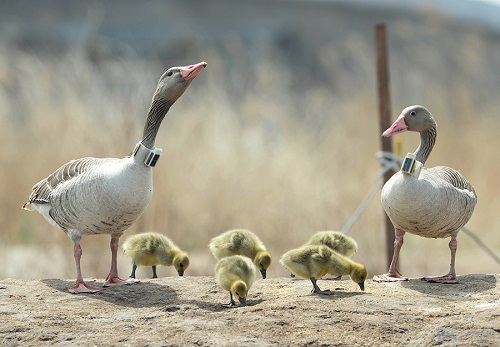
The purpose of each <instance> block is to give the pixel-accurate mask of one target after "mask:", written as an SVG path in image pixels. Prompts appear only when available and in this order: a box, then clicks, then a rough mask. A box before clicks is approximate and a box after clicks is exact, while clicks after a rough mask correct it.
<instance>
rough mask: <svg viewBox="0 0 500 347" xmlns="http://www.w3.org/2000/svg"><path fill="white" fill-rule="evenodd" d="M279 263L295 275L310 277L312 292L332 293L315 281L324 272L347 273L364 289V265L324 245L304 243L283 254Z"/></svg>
mask: <svg viewBox="0 0 500 347" xmlns="http://www.w3.org/2000/svg"><path fill="white" fill-rule="evenodd" d="M280 263H281V264H282V265H283V266H285V267H286V268H288V269H289V270H290V271H291V272H292V273H294V274H295V275H297V276H300V277H303V278H308V279H310V280H311V282H312V284H313V290H312V292H313V293H317V294H327V295H331V294H333V292H331V291H330V290H321V289H320V288H319V287H318V284H317V283H316V281H317V279H319V278H321V277H323V276H325V275H326V274H331V275H334V276H343V275H349V277H351V280H352V281H353V282H355V283H357V284H358V285H359V288H360V289H361V290H365V280H366V278H367V276H368V272H367V271H366V267H365V266H364V265H363V264H360V263H356V262H354V261H352V260H351V259H349V258H347V257H344V256H343V255H340V254H339V253H337V252H335V251H332V250H331V249H330V248H328V247H326V246H324V245H319V246H312V245H306V246H302V247H299V248H297V249H292V250H291V251H288V252H287V253H285V254H283V256H282V257H281V259H280Z"/></svg>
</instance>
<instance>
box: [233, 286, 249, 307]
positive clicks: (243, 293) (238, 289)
mask: <svg viewBox="0 0 500 347" xmlns="http://www.w3.org/2000/svg"><path fill="white" fill-rule="evenodd" d="M247 293H248V287H247V285H246V284H245V282H243V281H241V280H239V281H236V282H234V283H233V284H232V285H231V294H232V295H233V298H235V299H238V301H239V302H240V305H241V306H246V305H247Z"/></svg>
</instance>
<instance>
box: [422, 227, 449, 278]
mask: <svg viewBox="0 0 500 347" xmlns="http://www.w3.org/2000/svg"><path fill="white" fill-rule="evenodd" d="M457 244H458V242H457V237H456V236H455V235H452V236H451V240H450V243H449V244H448V247H450V252H451V262H450V272H448V274H446V275H444V276H436V277H424V278H422V279H423V280H424V281H427V282H431V283H444V284H457V283H458V281H457V279H456V277H457V276H456V272H455V255H456V253H457Z"/></svg>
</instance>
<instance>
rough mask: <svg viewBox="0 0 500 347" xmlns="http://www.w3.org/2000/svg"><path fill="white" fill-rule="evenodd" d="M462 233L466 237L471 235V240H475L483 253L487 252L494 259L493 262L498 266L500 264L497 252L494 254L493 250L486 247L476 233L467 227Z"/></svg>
mask: <svg viewBox="0 0 500 347" xmlns="http://www.w3.org/2000/svg"><path fill="white" fill-rule="evenodd" d="M462 231H463V232H464V233H465V234H466V235H469V237H470V238H471V239H473V240H474V241H476V243H477V244H478V246H479V247H480V248H482V249H483V251H485V252H486V253H488V254H489V256H490V257H492V258H493V260H494V261H495V262H496V263H497V264H500V257H499V256H498V255H496V254H495V252H493V251H492V250H491V248H489V247H488V246H486V244H485V243H484V242H483V241H482V240H481V239H480V238H479V236H477V235H476V234H475V233H473V232H472V231H471V230H470V229H467V228H465V227H463V228H462Z"/></svg>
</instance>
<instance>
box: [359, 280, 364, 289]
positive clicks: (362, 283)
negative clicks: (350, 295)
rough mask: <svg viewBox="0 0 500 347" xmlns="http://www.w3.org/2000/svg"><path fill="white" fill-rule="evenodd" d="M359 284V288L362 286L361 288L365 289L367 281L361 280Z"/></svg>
mask: <svg viewBox="0 0 500 347" xmlns="http://www.w3.org/2000/svg"><path fill="white" fill-rule="evenodd" d="M358 286H359V288H361V290H365V282H359V283H358Z"/></svg>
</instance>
